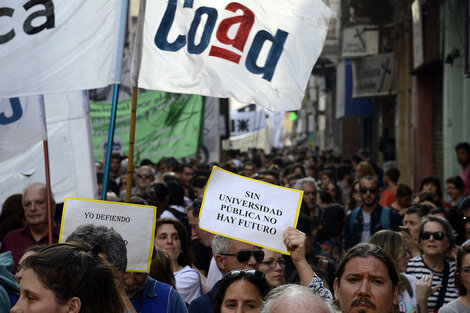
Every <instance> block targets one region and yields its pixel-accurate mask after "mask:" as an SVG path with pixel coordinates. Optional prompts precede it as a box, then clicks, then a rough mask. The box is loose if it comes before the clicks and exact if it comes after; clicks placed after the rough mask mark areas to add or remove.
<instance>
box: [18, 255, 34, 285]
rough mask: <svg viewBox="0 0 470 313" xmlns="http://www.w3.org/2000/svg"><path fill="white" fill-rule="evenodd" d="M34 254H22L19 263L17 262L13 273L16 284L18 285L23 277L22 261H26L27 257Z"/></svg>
mask: <svg viewBox="0 0 470 313" xmlns="http://www.w3.org/2000/svg"><path fill="white" fill-rule="evenodd" d="M34 253H35V252H33V251H28V252H26V253H25V254H23V256H22V257H21V259H20V261H19V262H18V266H17V268H16V273H15V279H16V282H17V283H18V284H19V283H20V282H21V279H23V275H24V269H23V266H24V260H26V258H27V257H29V256H31V255H33V254H34Z"/></svg>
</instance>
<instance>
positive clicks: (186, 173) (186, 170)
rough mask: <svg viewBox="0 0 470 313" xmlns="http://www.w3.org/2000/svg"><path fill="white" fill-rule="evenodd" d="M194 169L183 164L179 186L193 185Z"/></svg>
mask: <svg viewBox="0 0 470 313" xmlns="http://www.w3.org/2000/svg"><path fill="white" fill-rule="evenodd" d="M193 178H194V169H193V167H192V166H191V165H190V164H184V165H183V166H182V171H181V184H182V185H183V186H184V187H189V186H191V185H192V184H193Z"/></svg>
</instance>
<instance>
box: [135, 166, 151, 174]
mask: <svg viewBox="0 0 470 313" xmlns="http://www.w3.org/2000/svg"><path fill="white" fill-rule="evenodd" d="M142 170H149V171H151V172H152V175H153V176H155V169H154V168H153V167H151V166H148V165H142V166H141V167H139V168H138V169H137V173H138V174H140V171H142Z"/></svg>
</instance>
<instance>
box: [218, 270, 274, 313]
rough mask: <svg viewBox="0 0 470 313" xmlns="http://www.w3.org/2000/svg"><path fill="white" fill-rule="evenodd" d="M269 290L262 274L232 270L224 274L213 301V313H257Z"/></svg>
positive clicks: (254, 271) (255, 271)
mask: <svg viewBox="0 0 470 313" xmlns="http://www.w3.org/2000/svg"><path fill="white" fill-rule="evenodd" d="M270 289H271V286H270V285H269V283H268V281H267V280H266V278H265V276H264V274H263V272H260V271H257V270H233V271H231V272H228V273H227V274H225V275H224V276H223V278H222V281H221V282H220V285H219V288H218V289H217V293H216V295H215V300H214V313H231V312H237V313H259V312H260V311H261V308H262V307H263V299H264V297H265V296H266V294H267V293H268V292H269V290H270Z"/></svg>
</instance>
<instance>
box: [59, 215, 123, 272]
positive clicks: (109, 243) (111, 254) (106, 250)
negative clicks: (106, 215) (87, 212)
mask: <svg viewBox="0 0 470 313" xmlns="http://www.w3.org/2000/svg"><path fill="white" fill-rule="evenodd" d="M65 241H66V242H69V241H79V242H84V243H87V244H89V245H90V246H92V247H95V246H96V247H98V249H99V251H100V252H101V253H103V254H104V255H105V257H106V260H107V261H108V262H109V263H111V264H112V265H113V266H114V267H115V268H116V270H118V271H120V272H122V274H124V273H125V272H126V267H127V249H126V242H125V241H124V239H123V238H122V237H121V235H120V234H119V233H118V232H116V231H115V230H114V229H112V228H109V227H106V226H103V225H92V224H86V225H81V226H78V227H77V229H75V230H74V231H73V232H72V233H71V234H70V235H69V236H68V237H67V239H66V240H65Z"/></svg>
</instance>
